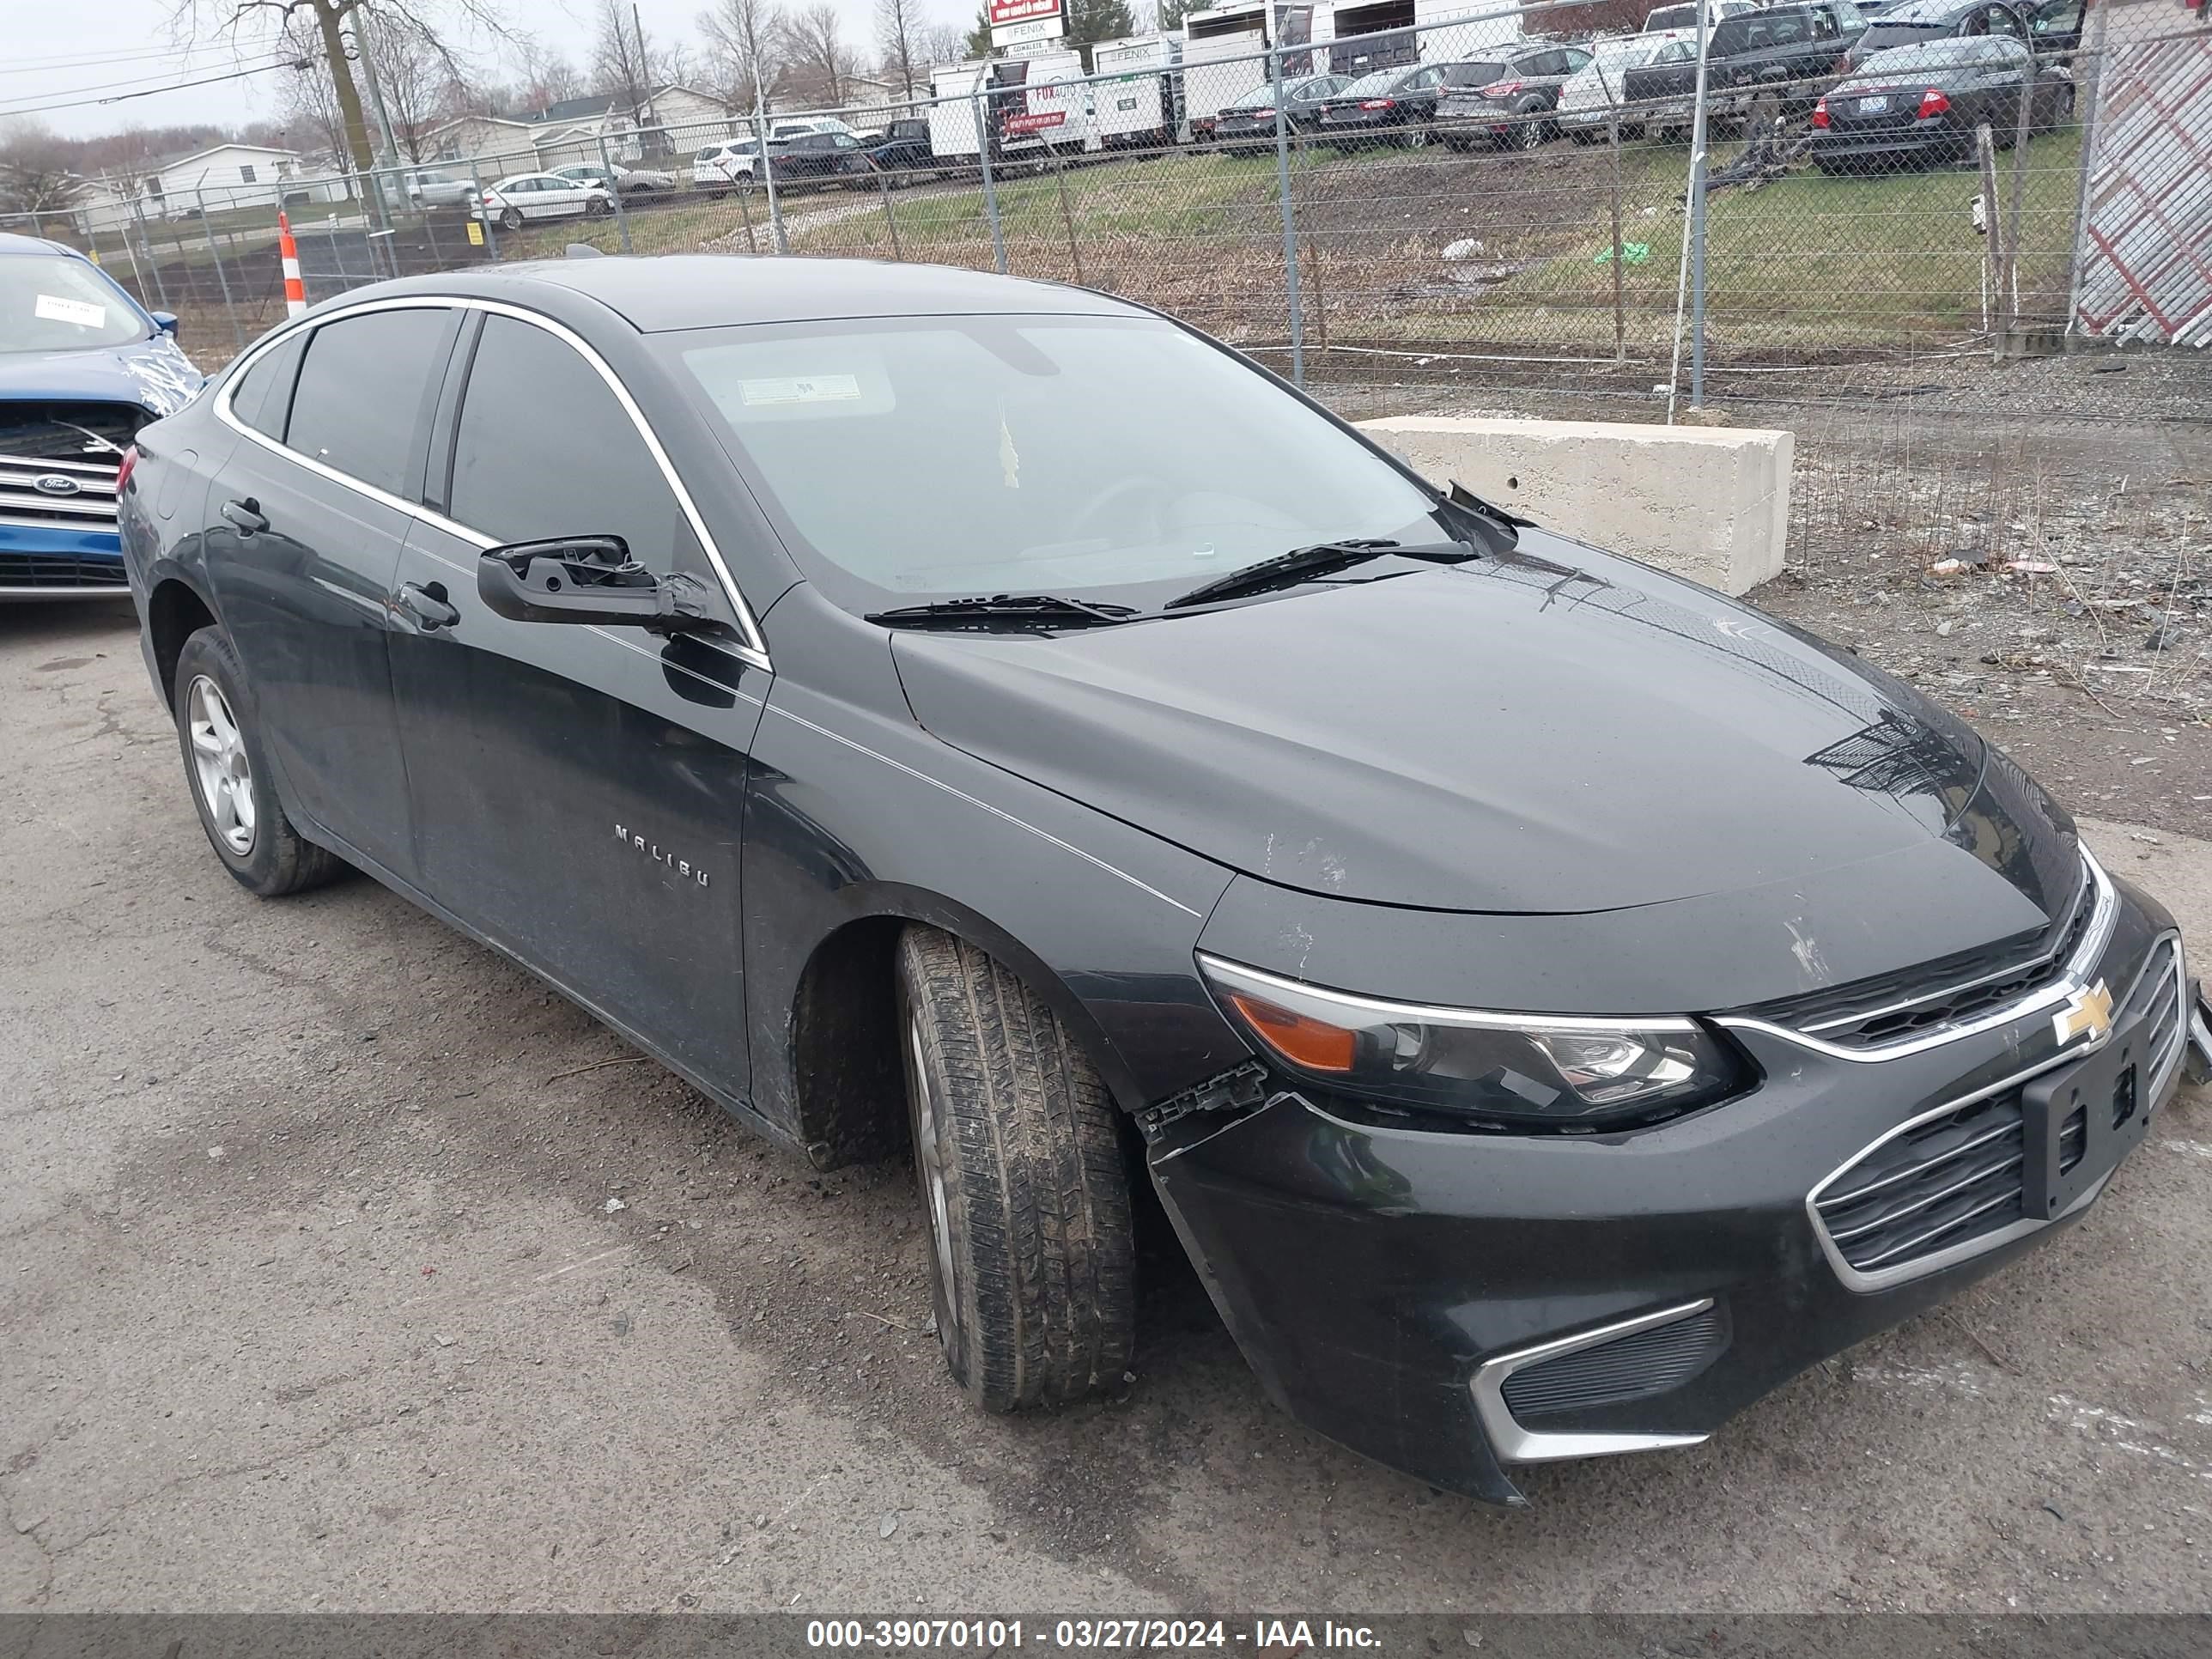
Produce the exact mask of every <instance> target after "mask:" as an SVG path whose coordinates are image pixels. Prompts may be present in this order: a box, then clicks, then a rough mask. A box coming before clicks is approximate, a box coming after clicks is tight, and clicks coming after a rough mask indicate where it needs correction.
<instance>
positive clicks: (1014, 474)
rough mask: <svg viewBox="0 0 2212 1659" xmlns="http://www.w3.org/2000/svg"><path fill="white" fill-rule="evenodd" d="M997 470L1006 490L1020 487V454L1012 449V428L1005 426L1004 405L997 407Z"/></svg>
mask: <svg viewBox="0 0 2212 1659" xmlns="http://www.w3.org/2000/svg"><path fill="white" fill-rule="evenodd" d="M999 470H1000V471H1001V472H1004V473H1005V474H1006V488H1007V489H1020V488H1021V487H1022V457H1021V452H1020V451H1019V450H1018V449H1016V448H1015V447H1014V433H1013V428H1012V427H1009V426H1008V425H1007V424H1006V405H1005V404H1000V406H999Z"/></svg>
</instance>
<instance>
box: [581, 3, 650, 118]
mask: <svg viewBox="0 0 2212 1659" xmlns="http://www.w3.org/2000/svg"><path fill="white" fill-rule="evenodd" d="M592 91H593V92H595V93H600V94H607V95H610V96H613V97H618V98H620V99H621V100H623V107H624V108H625V109H627V110H629V112H630V113H631V114H632V115H635V114H636V113H637V112H638V111H639V110H640V109H641V108H642V107H643V106H644V105H645V101H646V100H647V98H649V97H651V96H652V94H653V59H652V53H651V52H649V51H648V49H647V46H646V41H645V33H644V31H643V29H642V28H641V27H639V25H638V23H637V14H636V12H635V10H634V9H632V7H631V5H630V0H599V36H598V39H597V40H595V41H594V42H593V43H592Z"/></svg>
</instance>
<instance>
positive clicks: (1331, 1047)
mask: <svg viewBox="0 0 2212 1659" xmlns="http://www.w3.org/2000/svg"><path fill="white" fill-rule="evenodd" d="M1198 962H1199V967H1200V969H1201V970H1202V971H1203V972H1204V974H1205V975H1206V980H1207V981H1208V982H1209V983H1210V984H1211V985H1212V987H1213V991H1214V994H1216V995H1217V996H1218V998H1219V999H1220V1000H1221V1001H1222V1003H1223V1004H1224V1006H1226V1007H1227V1009H1228V1010H1229V1012H1230V1013H1231V1017H1232V1018H1235V1019H1236V1020H1237V1023H1238V1024H1241V1025H1243V1028H1244V1029H1245V1030H1247V1031H1249V1033H1250V1034H1251V1036H1253V1038H1254V1039H1255V1041H1256V1042H1258V1043H1259V1044H1260V1046H1261V1048H1262V1049H1263V1050H1264V1051H1265V1052H1266V1053H1267V1054H1268V1055H1269V1056H1270V1057H1271V1058H1273V1059H1274V1060H1277V1061H1279V1062H1280V1063H1281V1064H1282V1065H1283V1066H1285V1067H1287V1068H1288V1069H1289V1070H1291V1071H1292V1072H1294V1073H1297V1074H1299V1075H1300V1076H1302V1077H1306V1078H1310V1079H1313V1080H1314V1081H1315V1082H1316V1083H1319V1084H1322V1085H1324V1086H1325V1087H1327V1088H1328V1089H1331V1090H1334V1091H1338V1092H1340V1093H1342V1094H1346V1095H1356V1096H1361V1097H1366V1098H1369V1099H1372V1100H1375V1101H1377V1102H1381V1103H1387V1104H1389V1105H1392V1106H1397V1107H1401V1108H1402V1107H1411V1108H1416V1109H1422V1110H1426V1111H1432V1112H1447V1113H1454V1114H1457V1115H1462V1116H1466V1117H1472V1118H1479V1119H1482V1120H1485V1121H1491V1122H1494V1123H1497V1124H1498V1125H1500V1126H1504V1127H1516V1128H1526V1129H1610V1128H1620V1127H1625V1126H1626V1125H1629V1124H1632V1123H1641V1122H1648V1121H1651V1120H1652V1119H1655V1118H1661V1117H1672V1116H1675V1115H1679V1114H1680V1113H1682V1112H1686V1111H1689V1110H1691V1109H1692V1108H1694V1107H1698V1106H1702V1105H1705V1104H1706V1103H1708V1102H1711V1101H1715V1100H1719V1099H1722V1098H1723V1097H1726V1096H1728V1095H1730V1094H1734V1093H1735V1092H1736V1091H1738V1090H1740V1089H1741V1088H1742V1087H1743V1086H1744V1085H1746V1083H1747V1081H1748V1080H1749V1079H1748V1075H1747V1072H1746V1069H1745V1066H1744V1065H1743V1063H1742V1062H1741V1060H1738V1059H1737V1057H1736V1054H1735V1050H1734V1048H1731V1047H1730V1046H1729V1044H1728V1043H1727V1042H1725V1041H1724V1040H1723V1039H1722V1038H1721V1037H1719V1036H1716V1035H1715V1034H1714V1033H1712V1032H1711V1031H1709V1030H1706V1029H1705V1027H1704V1026H1702V1025H1700V1024H1699V1023H1698V1022H1697V1021H1696V1020H1694V1019H1690V1018H1673V1017H1662V1016H1652V1017H1649V1018H1626V1019H1604V1018H1578V1017H1575V1016H1570V1015H1561V1014H1492V1013H1482V1012H1476V1011H1474V1010H1473V1009H1465V1008H1426V1007H1419V1006H1413V1005H1410V1004H1407V1003H1397V1002H1383V1001H1379V1000H1375V999H1373V998H1369V997H1357V996H1347V995H1346V994H1344V993H1342V992H1340V991H1324V990H1322V989H1320V988H1319V987H1316V986H1311V985H1305V984H1301V983H1300V982H1299V981H1296V980H1288V979H1280V978H1278V977H1277V976H1276V975H1273V974H1264V973H1261V972H1260V971H1259V970H1258V969H1252V968H1240V967H1238V966H1237V965H1236V964H1235V963H1227V962H1222V961H1220V960H1218V958H1216V957H1208V956H1200V957H1199V959H1198Z"/></svg>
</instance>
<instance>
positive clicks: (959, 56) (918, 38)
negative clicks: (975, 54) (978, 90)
mask: <svg viewBox="0 0 2212 1659" xmlns="http://www.w3.org/2000/svg"><path fill="white" fill-rule="evenodd" d="M915 46H917V48H919V50H920V52H921V62H922V63H923V64H925V65H927V66H929V67H932V68H933V67H935V66H936V65H937V64H957V63H960V62H961V61H963V59H964V58H966V57H967V55H968V32H967V31H966V30H965V29H963V28H962V27H960V25H958V24H957V23H924V24H923V25H922V26H921V28H919V29H918V30H916V31H915Z"/></svg>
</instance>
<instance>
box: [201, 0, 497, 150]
mask: <svg viewBox="0 0 2212 1659" xmlns="http://www.w3.org/2000/svg"><path fill="white" fill-rule="evenodd" d="M367 3H368V0H169V32H170V33H171V34H172V35H173V36H174V37H176V38H177V39H178V40H181V41H185V42H187V43H189V42H191V41H192V40H197V38H198V36H199V35H200V34H201V33H202V32H203V31H204V30H205V31H208V32H213V33H227V34H232V35H238V34H244V33H258V34H259V35H260V36H261V38H262V39H264V40H266V39H267V38H268V35H269V33H270V32H272V31H273V32H276V33H282V32H283V29H284V28H285V27H286V26H287V25H289V24H291V23H294V22H295V21H296V22H300V23H302V24H304V25H307V26H311V27H312V29H313V40H314V42H315V44H316V46H317V47H318V49H319V57H320V58H321V61H322V64H323V68H324V72H325V73H326V74H327V75H328V76H330V79H331V95H332V98H333V100H335V102H336V103H337V111H338V129H339V131H340V133H341V135H342V136H343V139H344V143H343V145H342V146H341V147H340V148H341V150H342V152H343V155H345V156H346V157H347V159H348V160H349V161H351V162H352V164H353V166H354V167H355V169H356V171H358V172H362V173H366V172H368V170H369V169H370V168H371V167H373V166H374V164H375V159H376V146H375V144H374V143H373V142H372V141H371V139H370V137H369V131H368V113H367V111H366V110H365V109H364V107H363V106H362V98H361V88H359V86H358V85H356V82H355V80H354V66H353V62H352V58H351V57H350V55H349V53H350V48H349V46H348V44H347V41H346V35H345V31H346V25H347V21H348V20H349V18H351V17H352V16H353V15H354V14H355V13H356V12H358V11H360V10H362V8H363V7H364V6H365V5H366V4H367ZM374 15H375V17H376V18H377V20H378V22H379V24H380V26H381V29H383V30H389V29H391V28H393V27H398V26H400V25H402V24H406V25H411V26H412V27H414V28H415V29H416V31H418V33H419V34H420V37H421V39H422V40H424V41H426V42H428V45H429V46H430V48H431V50H432V51H434V52H436V53H437V55H438V56H439V58H441V60H442V61H443V62H444V63H445V64H447V65H448V66H451V67H454V68H455V69H457V68H458V65H457V64H455V60H454V59H453V54H452V52H451V51H450V49H449V48H448V46H447V42H446V37H445V33H444V31H443V29H442V28H441V27H440V23H441V20H442V19H447V18H450V19H453V20H455V21H457V22H458V23H459V24H461V25H464V26H467V27H474V28H477V29H480V30H488V31H489V32H490V33H493V34H495V35H504V34H505V33H506V32H507V30H506V23H505V21H504V20H503V19H502V18H501V15H500V10H499V5H498V0H379V3H378V4H377V6H376V9H375V11H374ZM376 32H377V31H372V32H371V33H372V39H373V38H374V33H376Z"/></svg>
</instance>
